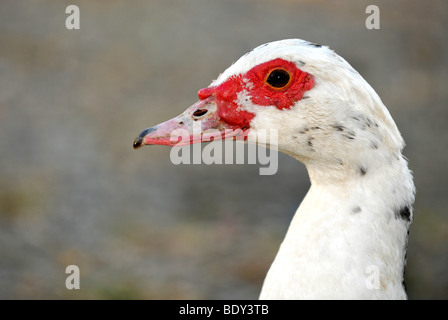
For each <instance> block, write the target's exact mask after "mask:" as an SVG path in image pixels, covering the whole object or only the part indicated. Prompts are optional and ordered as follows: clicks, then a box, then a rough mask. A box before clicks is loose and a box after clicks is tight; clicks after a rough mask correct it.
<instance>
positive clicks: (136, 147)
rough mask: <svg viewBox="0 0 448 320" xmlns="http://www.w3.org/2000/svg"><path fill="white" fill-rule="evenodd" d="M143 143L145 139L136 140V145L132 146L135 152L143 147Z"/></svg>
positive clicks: (138, 138)
mask: <svg viewBox="0 0 448 320" xmlns="http://www.w3.org/2000/svg"><path fill="white" fill-rule="evenodd" d="M142 143H143V138H142V137H137V138H136V139H135V140H134V143H133V144H132V146H133V147H134V149H135V150H137V149H139V148H140V147H141V146H142Z"/></svg>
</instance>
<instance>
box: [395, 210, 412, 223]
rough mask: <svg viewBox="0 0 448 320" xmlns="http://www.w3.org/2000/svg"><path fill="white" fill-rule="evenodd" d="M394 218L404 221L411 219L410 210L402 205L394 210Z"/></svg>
mask: <svg viewBox="0 0 448 320" xmlns="http://www.w3.org/2000/svg"><path fill="white" fill-rule="evenodd" d="M395 218H396V219H403V220H405V221H408V222H409V221H411V210H410V209H409V207H408V206H405V207H402V208H401V209H400V210H397V211H396V212H395Z"/></svg>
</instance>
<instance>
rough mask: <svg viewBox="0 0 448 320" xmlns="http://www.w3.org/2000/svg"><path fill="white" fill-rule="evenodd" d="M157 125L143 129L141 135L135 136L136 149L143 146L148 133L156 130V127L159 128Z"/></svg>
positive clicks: (134, 144) (134, 145)
mask: <svg viewBox="0 0 448 320" xmlns="http://www.w3.org/2000/svg"><path fill="white" fill-rule="evenodd" d="M156 127H157V126H156ZM156 127H151V128H148V129H145V130H143V131H142V133H140V135H139V136H138V137H137V138H135V140H134V143H133V145H132V146H133V147H134V149H138V148H140V147H142V146H143V139H144V138H145V137H146V136H147V135H148V134H150V133H153V132H154V131H156V129H157V128H156Z"/></svg>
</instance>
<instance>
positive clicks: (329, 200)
mask: <svg viewBox="0 0 448 320" xmlns="http://www.w3.org/2000/svg"><path fill="white" fill-rule="evenodd" d="M307 168H308V171H309V174H310V178H311V182H312V185H311V188H310V190H309V192H308V194H307V195H306V197H305V199H304V200H303V202H302V204H301V206H300V207H299V209H298V210H297V212H296V214H295V216H294V218H293V220H292V222H291V224H290V227H289V229H288V232H287V234H286V237H285V239H284V241H283V243H282V245H281V247H280V250H279V252H278V254H277V257H276V258H275V260H274V262H273V264H272V266H271V268H270V270H269V272H268V275H267V277H266V280H265V282H264V285H263V290H262V293H261V296H260V297H261V298H263V299H271V298H274V299H275V298H286V299H288V298H289V299H297V298H319V299H320V298H331V299H333V298H336V299H339V298H352V299H367V298H381V299H384V298H406V293H405V291H404V287H403V273H404V264H405V251H406V244H407V233H408V228H409V224H410V222H411V220H412V208H411V204H412V202H413V197H414V186H413V183H412V177H411V174H410V172H409V170H408V168H407V164H406V161H405V160H404V159H403V158H402V157H401V155H400V157H397V159H395V161H394V162H393V163H389V164H388V165H387V166H386V165H384V166H382V167H381V166H379V167H376V168H359V167H356V166H353V167H352V168H351V169H349V170H348V171H347V173H350V174H349V175H348V176H346V177H345V179H341V175H340V174H339V173H337V174H336V173H335V174H334V176H333V179H331V178H324V175H323V174H320V172H319V167H314V166H313V165H312V164H307ZM325 172H327V173H328V172H330V173H331V169H330V170H329V168H328V167H326V168H325ZM327 177H328V176H327ZM330 177H331V175H330Z"/></svg>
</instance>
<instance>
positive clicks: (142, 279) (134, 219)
mask: <svg viewBox="0 0 448 320" xmlns="http://www.w3.org/2000/svg"><path fill="white" fill-rule="evenodd" d="M70 4H76V5H78V6H79V8H80V13H81V15H80V17H81V20H80V27H81V29H80V30H67V29H66V28H65V20H66V18H67V16H68V14H66V13H65V8H66V7H67V6H68V5H70ZM370 4H376V5H378V6H379V8H380V10H381V11H380V12H381V15H380V19H381V20H380V23H381V24H380V26H381V29H380V30H368V29H367V28H366V27H365V20H366V18H367V16H368V15H367V14H366V13H365V9H366V7H367V6H368V5H370ZM447 33H448V2H447V1H444V0H432V1H419V0H413V1H408V0H406V1H404V0H400V1H398V0H395V1H356V2H355V1H339V0H338V1H292V0H289V1H287V0H276V1H273V0H272V1H267V0H256V1H255V0H238V1H237V0H227V1H218V0H191V1H181V0H164V1H132V2H129V1H124V0H122V1H115V0H110V1H87V0H86V1H77V0H71V1H41V0H39V1H31V0H28V1H13V0H9V1H6V0H2V1H1V2H0V154H1V156H0V298H1V299H181V298H185V299H256V298H257V297H258V294H259V292H260V289H261V285H262V281H263V279H264V276H265V274H266V272H267V270H268V268H269V266H270V264H271V262H272V261H273V259H274V256H275V254H276V252H277V250H278V247H279V245H280V243H281V241H282V239H283V237H284V235H285V232H286V229H287V227H288V224H289V222H290V220H291V218H292V215H293V214H294V212H295V210H296V208H297V207H298V205H299V203H300V201H301V200H302V198H303V197H304V196H305V194H306V191H307V190H308V188H309V180H308V176H307V173H306V170H305V167H304V166H303V165H302V164H300V163H298V162H297V161H296V160H294V159H292V158H289V157H287V156H284V155H280V159H279V170H278V172H277V174H276V175H273V176H260V175H259V173H258V170H259V167H260V166H259V165H179V166H175V165H173V164H172V163H171V162H170V158H169V154H170V149H169V148H168V147H163V146H152V147H146V148H143V149H141V150H138V151H134V150H133V149H132V142H133V139H134V138H135V137H136V135H137V134H139V133H140V131H141V130H143V129H145V128H147V127H150V126H152V125H155V124H157V123H159V122H162V121H165V120H167V119H168V118H171V117H173V116H176V115H177V114H179V113H180V112H182V111H183V110H184V109H186V107H188V106H190V105H191V104H192V103H194V102H195V101H196V100H197V90H198V89H200V88H203V87H206V86H208V85H209V84H210V82H211V81H212V80H213V79H216V77H217V76H218V75H219V73H220V72H222V71H224V70H225V68H227V67H228V66H229V65H230V64H231V63H232V62H234V61H236V60H237V59H238V58H239V57H240V56H241V55H243V54H244V53H245V52H247V51H249V50H251V49H252V48H254V47H255V46H258V45H260V44H262V43H265V42H269V41H273V40H278V39H284V38H302V39H306V40H309V41H312V42H316V43H320V44H325V45H329V46H330V47H331V48H332V49H334V50H335V51H336V52H337V53H339V54H340V55H342V56H343V57H344V58H345V59H346V60H348V61H349V62H350V63H351V64H352V65H353V66H354V67H355V68H356V69H357V70H358V71H359V72H360V73H361V74H362V75H363V76H364V77H365V79H366V80H367V81H368V82H369V83H370V84H371V85H372V86H373V87H374V89H375V90H376V91H377V92H378V94H379V95H380V96H381V98H382V100H383V102H384V103H385V104H386V106H387V107H388V108H389V110H390V112H391V114H392V116H393V118H394V119H395V121H396V123H397V125H398V127H399V128H400V130H401V132H402V134H403V136H404V138H405V140H406V142H407V147H406V149H405V151H404V153H405V155H406V156H407V157H408V159H409V163H410V167H411V169H412V170H413V172H414V175H415V183H416V186H417V199H416V202H415V220H414V224H413V225H412V227H411V230H410V238H409V249H408V255H407V256H408V265H407V269H406V285H407V289H408V294H409V297H410V298H412V299H446V298H448V272H447V271H448V270H447V268H448V212H447V204H448V200H447V190H448V173H447V170H446V167H447V165H448V150H447V141H448V90H447V83H448V43H447ZM71 264H74V265H77V266H78V267H79V268H80V271H81V289H80V290H67V289H66V288H65V279H66V277H67V276H68V275H67V274H65V268H66V266H68V265H71Z"/></svg>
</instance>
